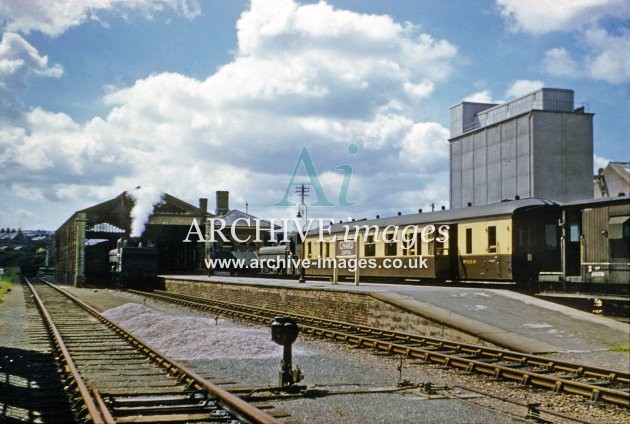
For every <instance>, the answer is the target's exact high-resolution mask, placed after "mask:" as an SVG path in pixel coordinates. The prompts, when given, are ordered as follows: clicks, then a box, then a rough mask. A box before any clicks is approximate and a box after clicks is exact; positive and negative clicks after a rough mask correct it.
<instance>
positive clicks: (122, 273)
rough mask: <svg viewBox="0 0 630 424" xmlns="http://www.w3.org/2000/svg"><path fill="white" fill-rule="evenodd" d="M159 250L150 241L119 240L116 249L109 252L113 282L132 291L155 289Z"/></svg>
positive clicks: (137, 239) (130, 238)
mask: <svg viewBox="0 0 630 424" xmlns="http://www.w3.org/2000/svg"><path fill="white" fill-rule="evenodd" d="M158 253H159V252H158V248H157V247H156V246H155V243H153V242H152V241H150V240H143V239H141V238H138V237H122V238H120V239H118V241H117V243H116V248H115V249H112V250H110V251H109V264H110V269H111V276H112V281H113V283H114V284H115V285H118V286H120V287H123V288H131V289H151V288H154V287H155V283H156V281H157V272H158Z"/></svg>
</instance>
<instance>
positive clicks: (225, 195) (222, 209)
mask: <svg viewBox="0 0 630 424" xmlns="http://www.w3.org/2000/svg"><path fill="white" fill-rule="evenodd" d="M229 199H230V192H229V191H221V190H218V191H217V209H216V215H217V216H221V215H225V214H227V213H228V212H229V211H230V204H229V203H230V200H229Z"/></svg>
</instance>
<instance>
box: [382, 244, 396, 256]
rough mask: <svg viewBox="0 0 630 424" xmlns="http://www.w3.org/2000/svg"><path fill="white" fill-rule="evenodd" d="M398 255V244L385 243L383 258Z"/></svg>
mask: <svg viewBox="0 0 630 424" xmlns="http://www.w3.org/2000/svg"><path fill="white" fill-rule="evenodd" d="M397 255H398V242H397V241H390V242H387V243H385V256H397Z"/></svg>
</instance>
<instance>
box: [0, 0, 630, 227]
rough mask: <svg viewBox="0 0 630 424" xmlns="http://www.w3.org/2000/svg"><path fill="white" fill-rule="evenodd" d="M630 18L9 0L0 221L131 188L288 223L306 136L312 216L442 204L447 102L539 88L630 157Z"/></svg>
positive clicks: (274, 0)
mask: <svg viewBox="0 0 630 424" xmlns="http://www.w3.org/2000/svg"><path fill="white" fill-rule="evenodd" d="M628 22H630V3H628V2H627V1H622V0H572V1H568V0H566V1H565V0H563V1H560V0H554V1H551V0H550V1H537V0H496V1H490V0H488V1H443V0H441V1H437V0H435V1H433V0H427V1H416V0H413V1H403V0H392V1H376V0H374V1H359V0H344V1H342V0H340V1H334V0H330V1H328V2H309V1H292V0H260V1H258V0H255V1H252V2H250V1H194V0H164V1H157V0H134V1H110V0H84V1H80V0H78V1H75V2H68V1H62V0H56V1H52V0H51V1H44V0H22V1H19V2H16V1H12V0H0V25H2V41H1V42H0V166H1V169H2V172H1V173H0V228H4V227H16V228H17V227H21V228H29V229H34V228H42V229H56V228H58V227H59V226H60V225H61V224H62V223H63V222H64V221H65V220H66V219H67V218H68V217H69V216H70V215H71V214H72V213H73V212H74V211H76V210H78V209H82V208H85V207H87V206H90V205H93V204H95V203H98V202H101V201H104V200H107V199H110V198H112V197H114V196H116V195H117V194H119V193H120V192H122V191H124V190H130V189H133V188H134V187H137V186H142V187H143V188H146V189H147V190H148V192H151V193H159V192H162V191H163V192H167V193H169V194H172V195H174V196H176V197H179V198H181V199H183V200H186V201H189V202H190V203H193V204H196V203H197V199H198V198H199V197H209V198H210V206H211V207H212V208H213V207H214V192H215V191H216V190H229V191H230V206H231V207H232V208H238V209H242V210H244V209H245V203H247V204H248V207H249V212H250V213H253V214H255V215H257V216H260V217H263V218H270V217H277V218H284V217H293V216H294V215H295V212H296V208H295V207H289V208H280V207H276V206H274V204H275V203H276V202H279V201H280V200H282V197H283V194H284V192H285V190H286V187H287V184H288V183H289V181H291V173H292V171H293V169H294V167H295V165H296V161H297V159H298V156H299V154H300V152H301V150H302V148H303V147H307V149H308V151H309V154H310V158H311V159H312V162H313V165H314V166H315V169H316V171H317V176H318V178H319V181H320V182H321V183H322V187H323V190H324V191H325V193H326V196H327V198H328V199H329V201H331V202H332V203H335V204H336V206H334V207H316V206H312V207H311V208H309V216H310V217H334V218H335V219H340V218H344V219H345V218H347V217H355V218H363V217H373V216H375V215H376V214H380V215H381V216H387V215H392V214H396V212H397V211H402V212H403V213H411V212H414V211H416V210H417V209H418V208H424V209H425V210H426V209H427V208H428V205H429V204H431V203H435V204H436V205H447V204H448V141H447V140H448V137H449V135H448V119H449V107H450V106H452V105H454V104H456V103H459V102H460V101H462V100H464V99H473V100H476V101H486V102H502V101H505V100H509V99H512V98H514V97H518V96H520V95H522V94H526V93H527V92H529V91H532V90H535V89H538V88H540V87H542V86H546V87H559V88H569V89H573V90H574V91H575V100H576V106H580V105H582V104H585V105H586V108H587V111H589V112H592V113H595V118H594V139H595V142H594V150H595V166H596V167H598V166H602V165H603V164H605V163H606V162H607V161H608V160H615V161H630V148H629V147H628V146H629V143H628V129H629V125H628V115H629V110H630V108H629V103H630V100H629V99H630V84H629V83H630V25H629V24H628ZM351 144H355V145H356V146H358V152H356V153H354V154H351V153H350V152H349V151H348V146H350V145H351ZM341 165H350V167H351V168H352V176H351V179H350V183H349V186H348V191H347V200H348V201H350V202H352V203H353V205H351V206H341V205H339V204H338V203H339V202H338V196H339V191H340V187H341V185H342V182H343V178H344V175H343V173H342V172H341V171H340V170H339V169H337V167H339V166H341ZM300 169H301V170H303V168H300ZM300 180H304V181H306V178H305V176H304V175H301V176H298V178H296V179H295V181H300ZM313 194H314V193H313ZM145 197H147V196H145ZM149 197H150V196H149ZM312 197H313V196H312ZM315 200H316V199H314V198H313V199H309V200H308V201H312V202H314V201H315Z"/></svg>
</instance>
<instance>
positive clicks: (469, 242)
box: [466, 228, 472, 254]
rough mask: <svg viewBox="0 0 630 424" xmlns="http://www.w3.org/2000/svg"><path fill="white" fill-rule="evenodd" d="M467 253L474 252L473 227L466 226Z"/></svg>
mask: <svg viewBox="0 0 630 424" xmlns="http://www.w3.org/2000/svg"><path fill="white" fill-rule="evenodd" d="M466 253H468V254H470V253H472V228H466Z"/></svg>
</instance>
